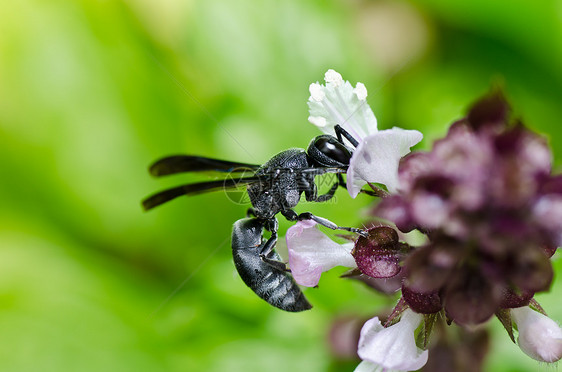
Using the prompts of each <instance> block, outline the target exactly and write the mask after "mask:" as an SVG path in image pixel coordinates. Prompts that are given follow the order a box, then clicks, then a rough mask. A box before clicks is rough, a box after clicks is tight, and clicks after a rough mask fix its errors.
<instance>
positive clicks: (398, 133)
mask: <svg viewBox="0 0 562 372" xmlns="http://www.w3.org/2000/svg"><path fill="white" fill-rule="evenodd" d="M422 138H423V135H422V134H421V133H420V132H418V131H417V130H404V129H400V128H392V129H387V130H381V131H379V132H377V133H374V134H371V135H369V136H367V137H366V138H365V139H364V140H363V141H362V142H360V143H359V146H357V149H356V150H355V152H354V153H353V156H352V157H351V160H350V163H349V169H348V171H347V189H348V190H349V195H351V197H352V198H355V197H356V196H357V194H359V191H360V190H361V188H362V187H363V186H364V185H366V184H367V182H370V183H382V184H383V185H386V187H387V188H388V190H389V191H390V192H396V190H397V189H398V186H399V184H398V163H399V162H400V159H401V158H402V157H403V156H404V155H406V154H408V153H409V152H410V147H412V146H414V145H415V144H416V143H418V142H420V141H421V140H422Z"/></svg>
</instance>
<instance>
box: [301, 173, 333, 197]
mask: <svg viewBox="0 0 562 372" xmlns="http://www.w3.org/2000/svg"><path fill="white" fill-rule="evenodd" d="M301 183H302V185H303V186H304V196H305V198H306V201H313V202H319V203H322V202H325V201H328V200H330V199H332V198H333V197H334V194H335V193H336V190H337V189H338V186H339V183H337V182H336V183H335V184H334V185H332V187H331V188H330V190H329V191H328V192H327V193H325V194H322V195H318V187H317V186H316V184H315V183H314V179H312V180H308V179H307V178H306V177H303V179H302V180H301Z"/></svg>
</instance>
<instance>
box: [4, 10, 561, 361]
mask: <svg viewBox="0 0 562 372" xmlns="http://www.w3.org/2000/svg"><path fill="white" fill-rule="evenodd" d="M560 66H562V2H560V1H554V0H552V1H549V0H543V1H536V2H530V1H523V0H511V1H507V0H505V1H484V0H474V1H462V2H461V1H446V0H443V1H440V0H426V1H422V0H419V1H411V2H405V1H404V2H402V1H367V0H353V1H352V0H349V1H345V0H340V1H297V0H285V1H274V0H263V1H257V0H254V1H251V0H207V1H204V0H200V1H196V0H161V1H150V0H124V1H109V0H105V1H104V0H97V1H96V0H77V1H63V0H59V1H56V0H43V1H40V0H20V1H10V2H8V1H5V2H3V4H2V6H1V10H0V177H1V178H0V195H1V196H0V370H1V371H118V372H121V371H208V372H215V371H217V372H218V371H266V370H267V371H287V370H290V371H292V372H305V371H307V372H308V371H352V370H353V368H354V366H355V365H356V362H355V361H347V362H343V361H340V360H337V359H336V358H335V357H334V356H332V353H331V352H330V348H329V344H328V341H327V335H328V332H329V329H330V326H331V324H332V322H333V321H334V319H335V318H337V317H340V316H359V317H364V318H367V317H371V316H372V315H373V314H374V313H375V312H377V311H379V310H381V309H383V308H385V307H386V306H389V305H392V304H393V303H394V301H395V299H394V298H391V299H387V298H384V297H382V296H380V295H375V294H373V293H372V292H370V291H368V290H367V289H365V288H363V287H362V286H361V285H359V284H358V283H352V282H349V281H345V280H341V279H338V275H339V274H341V273H342V271H343V269H341V270H339V269H336V270H333V271H332V272H330V273H328V274H325V275H324V276H323V278H322V281H321V282H320V286H319V288H318V289H307V290H305V293H306V295H307V297H308V298H309V299H310V301H311V302H312V303H313V305H314V306H315V307H314V309H313V310H312V311H309V312H307V313H301V314H288V313H283V312H281V311H277V310H275V309H273V308H271V307H268V306H267V304H266V303H265V302H263V301H262V300H260V299H259V298H257V297H256V296H255V295H254V294H253V293H252V292H251V291H250V290H249V289H248V288H247V287H245V286H244V284H243V283H242V281H241V280H240V279H239V278H238V276H237V274H236V272H235V269H234V266H233V264H232V258H231V253H230V244H229V241H228V239H229V237H230V230H231V225H232V223H233V222H234V221H235V220H237V219H239V218H241V217H243V215H244V214H245V211H246V208H247V207H248V206H247V205H237V204H235V203H232V202H231V201H229V199H228V198H227V197H226V196H225V195H224V194H223V193H216V194H208V195H202V196H199V197H196V198H191V199H188V198H182V199H180V200H176V201H174V202H173V203H170V204H167V205H165V206H163V207H161V208H158V209H156V210H154V211H152V212H150V213H143V212H142V211H141V208H140V200H141V198H143V197H145V196H146V195H148V194H150V193H152V192H155V191H157V190H160V189H162V188H165V187H168V186H174V185H177V184H179V183H181V182H186V181H195V180H201V179H207V178H206V176H205V175H182V176H176V177H170V178H169V179H162V180H154V179H151V178H150V177H149V175H148V173H147V166H148V165H149V164H150V163H151V162H152V161H153V160H155V159H157V158H159V157H161V156H164V155H168V154H174V153H191V154H201V155H206V156H212V157H219V158H224V159H232V160H237V161H242V162H250V163H263V162H264V161H266V160H267V159H268V158H269V157H271V156H272V155H274V154H276V153H278V152H279V151H281V150H284V149H286V148H288V147H293V146H297V147H305V146H306V145H307V144H308V141H309V140H310V139H311V138H312V137H313V136H315V135H317V134H318V132H317V131H316V129H315V128H314V127H313V126H312V125H310V124H308V123H307V116H308V111H307V105H306V101H307V98H308V85H309V84H310V83H311V82H314V81H322V79H323V75H324V72H325V71H326V70H327V69H328V68H334V69H336V70H337V71H339V72H340V73H342V75H343V76H344V78H345V79H348V80H350V81H351V82H352V83H355V82H357V81H361V82H363V83H365V84H366V86H367V88H368V90H369V93H370V94H369V97H368V101H369V103H370V104H371V107H372V108H373V111H374V112H375V114H376V115H377V118H378V121H379V127H380V128H390V127H392V126H399V127H403V128H415V129H418V130H420V131H422V132H423V133H424V134H425V139H424V141H423V143H422V144H421V145H420V146H418V148H420V149H424V148H425V149H427V148H429V146H430V144H431V142H432V140H434V139H435V138H438V137H440V136H443V135H444V134H445V132H446V128H447V126H448V124H449V123H450V122H451V121H452V120H454V119H456V118H458V117H460V116H461V115H462V114H463V113H464V112H465V109H466V107H467V106H468V105H469V104H470V103H471V102H472V101H473V100H474V99H475V98H477V97H479V96H480V95H482V94H483V93H485V92H486V91H487V90H488V89H489V87H490V85H491V84H493V83H500V84H503V86H504V87H505V89H506V91H507V95H508V97H509V98H510V100H511V102H512V103H513V106H514V108H515V110H516V112H517V113H518V114H519V115H521V116H522V117H523V118H524V119H525V122H526V123H527V124H528V125H529V126H530V127H532V128H534V129H536V130H537V131H539V132H541V133H543V134H545V135H547V136H548V137H549V139H550V143H551V145H552V147H553V149H554V151H555V162H556V164H557V165H558V166H560V165H561V164H562V151H559V148H560V145H561V144H562V128H561V127H560V124H559V123H560V119H559V118H560V117H562V104H561V102H562V100H561V98H562V69H561V68H560ZM369 201H370V200H369V199H368V198H366V197H359V198H358V199H356V200H352V199H350V198H349V196H348V195H347V194H346V193H345V192H343V190H340V191H339V192H338V194H337V198H336V203H329V204H327V205H312V204H303V205H300V206H299V207H298V208H297V211H299V212H302V211H312V212H314V213H318V214H320V215H322V216H324V217H327V218H330V219H332V220H334V221H336V222H338V223H339V224H342V225H359V224H360V223H361V222H362V221H364V218H365V215H366V210H367V209H366V206H367V205H368V203H369ZM281 226H282V229H281V230H282V232H283V231H284V230H285V229H286V228H287V227H288V226H289V225H288V224H287V223H285V222H282V224H281ZM281 245H282V244H281ZM555 266H556V267H557V269H560V266H561V264H560V262H555ZM561 296H562V283H560V282H559V280H558V278H556V279H555V282H554V283H553V288H552V292H551V293H549V294H543V295H540V296H538V300H539V301H540V302H541V303H542V304H543V305H544V307H545V308H546V309H547V311H548V312H549V313H550V315H551V316H552V317H553V318H554V319H557V320H559V321H560V320H562V307H560V306H559V305H560V303H559V300H558V299H559V298H561ZM489 325H490V327H491V328H492V329H493V338H492V351H491V353H490V356H489V358H488V360H487V364H486V370H487V371H534V370H536V369H537V368H539V365H538V363H536V362H534V361H533V360H531V359H530V358H528V357H527V356H525V355H524V354H523V353H522V352H521V351H520V350H519V349H518V348H517V346H515V345H513V344H511V342H510V341H509V339H508V337H507V335H506V334H505V332H504V331H503V330H502V329H501V326H500V324H499V322H498V321H497V320H492V321H491V322H490V324H489ZM542 368H544V367H542Z"/></svg>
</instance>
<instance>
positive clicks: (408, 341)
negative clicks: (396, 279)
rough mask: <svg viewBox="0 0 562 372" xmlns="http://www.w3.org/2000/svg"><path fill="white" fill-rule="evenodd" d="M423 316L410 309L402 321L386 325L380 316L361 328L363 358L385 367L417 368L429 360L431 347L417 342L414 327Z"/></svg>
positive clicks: (360, 346) (360, 349)
mask: <svg viewBox="0 0 562 372" xmlns="http://www.w3.org/2000/svg"><path fill="white" fill-rule="evenodd" d="M422 319H423V317H422V316H421V315H420V314H416V313H414V312H413V311H412V310H410V309H407V310H406V311H404V313H403V314H402V318H401V319H400V321H399V322H398V323H396V324H394V325H392V326H390V327H388V328H384V327H383V326H382V325H381V322H380V321H379V319H378V318H376V317H375V318H373V319H370V320H368V321H367V322H366V323H365V325H364V326H363V328H362V329H361V336H360V338H359V348H358V350H357V353H358V354H359V357H361V359H363V360H366V361H369V362H371V363H374V364H376V365H379V366H381V367H383V368H385V369H390V370H392V369H397V370H400V371H415V370H418V369H420V368H421V367H423V366H424V365H425V363H427V357H428V351H427V350H421V349H419V348H418V347H417V346H416V340H415V336H414V331H415V330H416V328H417V327H418V326H419V325H420V323H421V321H422Z"/></svg>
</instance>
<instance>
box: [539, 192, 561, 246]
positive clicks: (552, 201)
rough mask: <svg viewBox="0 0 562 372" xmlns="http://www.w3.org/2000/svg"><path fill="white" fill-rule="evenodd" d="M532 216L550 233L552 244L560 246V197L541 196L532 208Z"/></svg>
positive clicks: (553, 195) (551, 195)
mask: <svg viewBox="0 0 562 372" xmlns="http://www.w3.org/2000/svg"><path fill="white" fill-rule="evenodd" d="M533 216H534V218H535V220H536V221H537V222H538V223H540V224H541V225H542V226H544V227H546V228H547V229H548V230H549V231H551V234H552V238H553V239H554V244H556V245H558V246H562V195H559V194H547V195H544V196H541V197H540V198H539V199H538V201H537V202H536V203H535V205H534V206H533Z"/></svg>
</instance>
